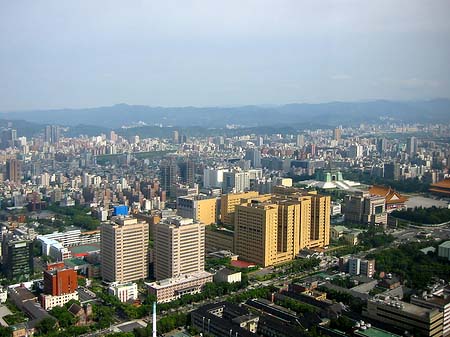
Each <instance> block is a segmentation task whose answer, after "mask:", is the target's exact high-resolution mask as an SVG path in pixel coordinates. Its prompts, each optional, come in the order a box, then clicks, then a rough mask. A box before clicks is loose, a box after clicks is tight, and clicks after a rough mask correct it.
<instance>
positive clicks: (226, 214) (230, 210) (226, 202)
mask: <svg viewBox="0 0 450 337" xmlns="http://www.w3.org/2000/svg"><path fill="white" fill-rule="evenodd" d="M258 196H259V193H258V192H255V191H250V192H245V193H229V194H224V195H222V197H221V205H220V219H221V220H222V223H224V224H226V225H233V224H234V212H235V208H236V206H237V205H240V204H241V203H242V202H241V201H242V199H248V198H256V197H258Z"/></svg>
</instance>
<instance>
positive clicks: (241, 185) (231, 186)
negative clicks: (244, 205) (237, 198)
mask: <svg viewBox="0 0 450 337" xmlns="http://www.w3.org/2000/svg"><path fill="white" fill-rule="evenodd" d="M222 189H223V191H224V192H225V193H228V192H231V191H234V192H236V193H240V192H245V191H248V190H250V173H249V172H248V171H233V172H224V173H223V186H222Z"/></svg>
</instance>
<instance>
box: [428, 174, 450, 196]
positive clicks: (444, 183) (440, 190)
mask: <svg viewBox="0 0 450 337" xmlns="http://www.w3.org/2000/svg"><path fill="white" fill-rule="evenodd" d="M430 192H434V193H437V194H442V195H450V178H447V179H444V180H441V181H438V182H437V183H434V184H432V185H431V186H430Z"/></svg>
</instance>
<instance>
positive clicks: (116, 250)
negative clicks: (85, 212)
mask: <svg viewBox="0 0 450 337" xmlns="http://www.w3.org/2000/svg"><path fill="white" fill-rule="evenodd" d="M148 240H149V225H148V223H146V222H138V220H137V219H135V218H131V217H118V218H115V219H114V221H111V222H108V223H103V224H102V226H101V254H102V278H103V280H104V281H106V282H118V283H126V282H130V281H135V280H139V279H143V278H147V276H148Z"/></svg>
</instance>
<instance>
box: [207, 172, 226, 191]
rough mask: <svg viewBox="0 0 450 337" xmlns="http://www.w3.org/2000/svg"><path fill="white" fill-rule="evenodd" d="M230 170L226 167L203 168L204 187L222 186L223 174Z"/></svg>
mask: <svg viewBox="0 0 450 337" xmlns="http://www.w3.org/2000/svg"><path fill="white" fill-rule="evenodd" d="M224 172H228V169H225V168H209V167H207V168H205V169H204V170H203V187H204V188H210V187H220V188H222V185H223V174H224Z"/></svg>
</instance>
